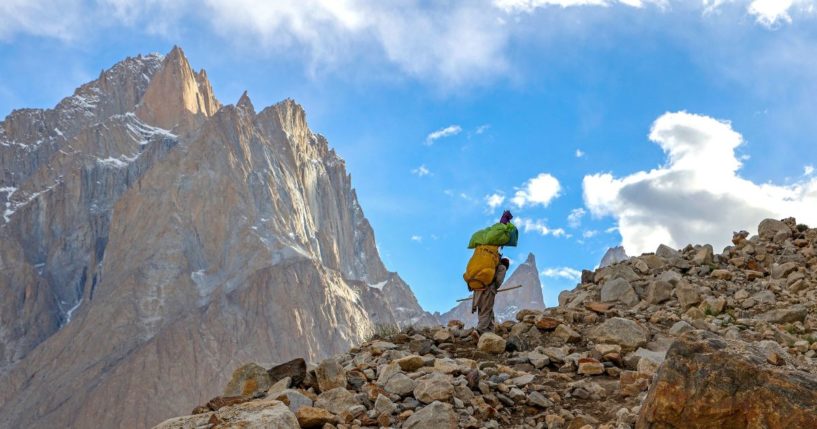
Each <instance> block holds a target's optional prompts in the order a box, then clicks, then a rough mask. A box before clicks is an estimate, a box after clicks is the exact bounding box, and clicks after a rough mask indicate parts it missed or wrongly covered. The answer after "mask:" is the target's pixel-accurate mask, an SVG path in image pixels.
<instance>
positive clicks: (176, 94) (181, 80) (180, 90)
mask: <svg viewBox="0 0 817 429" xmlns="http://www.w3.org/2000/svg"><path fill="white" fill-rule="evenodd" d="M220 107H221V103H219V101H218V100H217V99H216V98H215V95H214V94H213V88H212V86H211V85H210V81H209V80H208V79H207V74H206V73H205V72H204V70H202V71H200V72H199V73H194V72H193V69H192V68H191V67H190V63H189V62H188V61H187V57H185V55H184V52H183V51H182V49H181V48H179V47H178V46H174V47H173V49H172V50H171V51H170V53H168V54H167V56H165V58H164V60H163V61H162V64H161V66H160V67H159V70H158V71H157V72H156V74H155V75H154V76H153V77H152V78H151V80H150V85H149V86H148V88H147V91H146V92H145V95H144V97H143V98H142V101H141V103H140V104H139V107H138V109H137V111H136V113H137V115H138V116H139V118H140V119H142V120H144V121H145V122H147V123H148V124H151V125H154V126H157V127H160V128H164V129H167V130H174V129H176V128H177V127H179V126H182V127H189V126H193V122H194V121H196V119H197V117H199V116H203V117H209V116H212V115H213V114H215V112H216V111H217V110H218V109H219V108H220Z"/></svg>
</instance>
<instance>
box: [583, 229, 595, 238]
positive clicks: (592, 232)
mask: <svg viewBox="0 0 817 429" xmlns="http://www.w3.org/2000/svg"><path fill="white" fill-rule="evenodd" d="M598 233H599V232H598V231H597V230H595V229H589V230H587V231H584V232H582V237H583V238H591V237H595V236H596V235H598Z"/></svg>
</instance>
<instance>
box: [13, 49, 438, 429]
mask: <svg viewBox="0 0 817 429" xmlns="http://www.w3.org/2000/svg"><path fill="white" fill-rule="evenodd" d="M137 74H138V76H136V75H137ZM86 92H87V93H93V94H96V96H97V99H96V101H95V104H93V106H91V107H88V108H87V109H86V110H83V111H82V112H81V113H82V114H81V115H80V114H77V113H76V112H75V111H71V112H69V113H70V114H69V113H65V112H64V111H63V110H65V109H64V108H61V107H60V106H62V105H64V104H68V105H71V106H73V105H76V104H77V103H76V102H70V103H68V102H66V101H65V100H64V101H63V102H62V103H61V104H60V105H58V106H57V108H55V109H54V110H53V111H42V112H40V113H39V114H38V115H39V117H40V119H37V120H33V119H32V120H28V119H27V121H28V122H25V121H21V120H20V119H19V118H18V117H20V116H21V115H20V114H19V113H16V115H17V116H15V114H12V115H11V116H10V117H9V118H7V119H6V121H4V122H3V126H2V127H0V130H5V131H4V132H3V134H0V139H4V140H2V146H0V159H2V160H3V163H4V165H6V162H7V161H6V160H11V159H13V158H14V157H19V156H25V157H27V158H26V160H27V162H24V163H22V164H21V165H22V167H20V168H18V170H16V171H12V172H10V173H9V174H5V170H4V176H3V177H2V180H3V182H0V188H2V189H4V190H5V191H0V198H5V200H0V202H2V203H4V204H5V208H6V209H5V214H6V216H5V218H4V219H3V220H2V224H0V243H2V244H0V293H2V298H3V299H2V302H0V340H2V341H1V342H0V343H2V346H0V358H1V359H2V360H0V365H2V368H3V371H2V373H0V383H2V384H3V385H4V389H2V393H0V416H2V418H0V427H56V426H70V427H128V428H138V427H149V426H151V425H152V424H155V423H156V422H158V421H160V420H162V419H163V418H166V417H169V416H172V415H176V414H179V413H180V412H181V411H182V410H185V409H187V408H188V407H189V404H191V403H197V402H201V401H202V400H204V399H206V398H209V397H212V396H214V395H215V394H217V393H218V392H219V390H220V387H221V386H223V385H224V384H225V383H226V379H224V378H223V377H218V376H217V377H213V376H212V374H215V373H218V372H221V371H220V369H221V368H225V367H233V366H238V365H240V364H241V363H242V362H244V361H246V360H249V359H258V357H259V356H263V359H265V360H266V362H267V363H272V362H275V361H280V360H284V359H289V358H291V357H295V356H305V357H307V358H309V359H312V360H314V359H318V358H320V357H323V356H327V355H330V354H334V353H338V352H340V351H342V350H345V349H346V348H348V347H349V346H350V345H351V344H354V343H358V342H359V341H361V339H362V338H364V337H365V336H367V335H368V334H369V333H370V332H372V331H373V329H374V325H375V324H377V323H384V324H397V325H401V326H404V325H408V324H415V323H416V324H422V323H432V322H433V318H431V316H430V315H428V314H427V313H425V312H424V311H423V310H422V309H421V308H420V306H419V305H418V304H417V301H416V299H415V298H414V296H413V294H412V293H411V290H410V289H409V287H408V286H407V285H406V284H405V283H404V282H403V281H402V280H401V279H400V277H399V276H398V275H397V274H395V273H390V272H388V271H387V270H386V268H385V267H384V266H383V263H382V262H381V260H380V257H379V255H378V253H377V249H376V247H375V241H374V233H373V231H372V229H371V226H370V225H369V222H368V221H367V220H366V218H365V216H364V214H363V211H362V209H361V207H360V205H359V204H358V201H357V197H356V194H355V192H354V190H353V189H352V185H351V178H350V176H349V175H348V174H347V172H346V169H345V164H344V162H343V160H342V159H341V158H340V157H338V156H337V154H336V153H335V152H334V151H333V150H332V149H330V148H329V146H328V143H327V141H326V139H325V138H323V137H322V136H320V135H317V134H314V133H312V131H311V130H309V128H308V126H307V123H306V114H305V112H304V110H303V109H302V108H301V107H300V106H298V105H297V104H296V103H295V102H293V101H291V100H287V101H284V102H282V103H279V104H276V105H274V106H271V107H268V108H266V109H264V110H263V111H261V112H260V113H257V114H256V112H255V110H254V107H253V106H252V102H251V101H250V100H249V97H248V96H246V94H245V96H244V97H242V100H241V102H240V103H239V104H238V105H237V106H232V105H230V106H224V107H221V105H220V103H219V102H218V101H217V100H216V99H215V98H214V96H213V94H212V89H211V86H210V84H209V82H208V81H207V78H206V73H205V72H204V71H201V72H199V73H194V72H193V71H192V69H191V68H190V66H189V64H188V62H187V59H186V58H184V55H183V52H182V51H181V49H179V48H174V49H173V51H171V53H170V54H168V55H167V56H165V57H161V56H157V55H152V56H149V57H139V58H137V59H128V60H125V61H124V62H123V63H120V64H117V65H116V66H114V67H113V68H112V69H111V70H108V71H106V72H103V73H102V75H101V77H100V79H99V80H97V81H95V82H92V83H91V84H88V85H85V86H83V87H82V88H80V89H79V90H78V91H77V93H78V94H84V93H86ZM75 97H76V95H75ZM86 99H87V97H86ZM89 106H90V103H89ZM61 109H62V110H61ZM29 116H30V117H32V118H33V117H35V116H37V115H29ZM52 117H53V118H57V119H49V118H52ZM42 118H44V119H42ZM66 118H67V119H66ZM37 121H40V122H37ZM49 121H51V122H49ZM55 121H56V122H55ZM60 121H64V122H65V124H63V122H60ZM52 123H59V124H61V126H62V128H60V133H61V134H57V136H58V138H54V139H53V142H52V143H49V144H51V145H52V146H53V148H51V149H49V150H48V151H42V150H40V151H38V150H35V149H25V148H22V149H20V147H21V146H20V145H21V144H25V143H23V142H31V141H36V138H35V137H36V136H35V137H32V136H31V135H30V134H31V133H34V132H35V131H36V129H37V128H38V127H39V128H42V127H45V128H48V127H51V126H52ZM20 124H34V125H26V126H21V125H20ZM9 136H12V137H11V138H9ZM31 144H32V145H33V143H31ZM43 144H45V143H41V145H43ZM26 147H29V146H26ZM21 154H22V155H21ZM40 158H43V159H40ZM8 162H9V163H11V161H8ZM178 362H185V364H184V365H179V364H178ZM180 380H185V382H184V383H179V381H180Z"/></svg>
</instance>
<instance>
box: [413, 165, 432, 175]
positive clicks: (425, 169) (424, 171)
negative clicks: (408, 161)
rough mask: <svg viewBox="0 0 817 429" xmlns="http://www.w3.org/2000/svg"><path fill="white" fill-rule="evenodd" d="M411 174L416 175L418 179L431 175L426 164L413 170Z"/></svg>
mask: <svg viewBox="0 0 817 429" xmlns="http://www.w3.org/2000/svg"><path fill="white" fill-rule="evenodd" d="M411 174H414V175H415V176H417V177H423V176H428V175H429V174H431V171H429V169H428V167H426V166H425V164H423V165H421V166H419V167H417V168H415V169H414V170H411Z"/></svg>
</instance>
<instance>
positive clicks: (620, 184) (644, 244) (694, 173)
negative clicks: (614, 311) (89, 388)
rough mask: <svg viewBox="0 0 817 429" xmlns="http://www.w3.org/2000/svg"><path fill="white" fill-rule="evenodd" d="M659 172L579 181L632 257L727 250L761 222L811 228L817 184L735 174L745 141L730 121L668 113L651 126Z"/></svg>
mask: <svg viewBox="0 0 817 429" xmlns="http://www.w3.org/2000/svg"><path fill="white" fill-rule="evenodd" d="M649 138H650V140H652V141H653V142H655V143H656V144H658V145H659V146H661V149H663V150H664V153H665V154H666V157H667V160H666V163H665V165H664V166H662V167H659V168H656V169H653V170H650V171H639V172H636V173H633V174H631V175H628V176H625V177H621V178H616V177H614V176H613V175H612V174H609V173H599V174H594V175H589V176H585V177H584V180H583V188H584V201H585V204H586V206H587V207H588V208H589V210H590V212H591V213H592V214H593V215H595V216H612V217H614V218H615V219H616V220H617V222H618V228H619V233H620V234H621V237H622V240H623V243H622V244H623V245H624V248H625V249H627V251H628V252H633V253H635V254H639V253H643V252H650V251H654V250H655V249H656V248H657V247H658V245H659V244H662V243H663V244H667V245H670V246H673V247H681V246H684V245H686V244H688V243H711V244H712V245H714V246H715V247H716V248H720V247H722V246H725V245H727V244H728V242H729V239H730V238H731V234H730V232H731V231H735V230H739V229H745V230H747V231H755V230H756V228H757V224H758V223H759V222H760V221H761V220H763V219H764V218H769V217H771V218H783V217H787V216H795V217H797V218H798V220H799V221H801V222H806V223H812V224H814V223H817V178H806V180H804V181H801V182H798V183H795V184H792V185H785V186H784V185H774V184H771V183H764V184H756V183H753V182H751V181H749V180H746V179H744V178H742V177H740V176H739V175H738V171H739V169H740V168H741V162H740V161H739V159H738V158H737V156H736V154H735V149H736V148H738V147H739V146H740V145H741V144H742V143H743V138H742V136H741V135H740V134H738V133H737V132H735V131H734V130H733V129H732V126H731V124H730V123H729V122H725V121H719V120H716V119H713V118H710V117H707V116H701V115H695V114H690V113H686V112H677V113H666V114H664V115H662V116H661V117H659V118H658V119H657V120H656V121H655V122H654V123H653V126H652V130H651V131H650V135H649Z"/></svg>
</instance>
